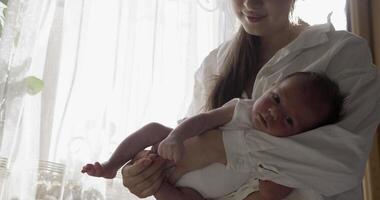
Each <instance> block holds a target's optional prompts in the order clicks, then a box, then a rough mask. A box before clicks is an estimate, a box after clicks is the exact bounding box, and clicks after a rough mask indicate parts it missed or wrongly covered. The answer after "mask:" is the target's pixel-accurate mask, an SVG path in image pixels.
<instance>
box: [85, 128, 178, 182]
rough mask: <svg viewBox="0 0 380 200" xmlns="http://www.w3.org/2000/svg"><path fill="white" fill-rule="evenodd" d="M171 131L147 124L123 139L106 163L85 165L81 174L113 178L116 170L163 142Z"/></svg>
mask: <svg viewBox="0 0 380 200" xmlns="http://www.w3.org/2000/svg"><path fill="white" fill-rule="evenodd" d="M171 130H172V129H171V128H168V127H166V126H163V125H161V124H159V123H149V124H147V125H145V126H144V127H142V128H140V129H139V130H137V131H136V132H134V133H133V134H131V135H129V136H128V137H127V138H126V139H124V140H123V141H122V142H121V143H120V144H119V146H118V147H117V148H116V150H115V151H114V153H113V154H112V156H111V158H110V159H109V160H108V161H107V162H104V163H102V164H100V163H99V162H96V163H94V164H87V165H86V166H84V167H83V169H82V173H87V174H88V175H90V176H97V177H104V178H114V177H115V176H116V172H117V170H118V169H120V167H122V166H123V165H124V164H125V163H126V162H128V161H129V160H130V159H132V158H133V156H134V155H136V154H137V153H138V152H140V151H142V150H143V149H145V148H146V147H149V146H152V145H154V144H156V143H158V142H160V141H161V140H163V139H164V138H165V137H166V136H168V135H169V133H170V132H171Z"/></svg>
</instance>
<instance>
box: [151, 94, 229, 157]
mask: <svg viewBox="0 0 380 200" xmlns="http://www.w3.org/2000/svg"><path fill="white" fill-rule="evenodd" d="M235 105H236V101H232V102H229V103H227V104H225V105H223V106H222V107H220V108H217V109H214V110H211V111H208V112H205V113H201V114H198V115H195V116H193V117H190V118H188V119H186V120H185V121H183V122H182V123H181V124H180V125H178V126H177V128H175V129H174V130H173V131H172V132H171V133H170V134H169V136H168V137H167V138H165V139H164V140H163V141H162V142H161V143H160V145H159V148H158V154H159V155H160V156H162V157H163V158H166V159H169V160H174V161H175V162H176V163H177V162H178V161H179V160H181V158H182V156H183V152H184V145H183V142H184V141H185V140H186V139H188V138H191V137H194V136H197V135H199V134H201V133H203V132H205V131H207V130H211V129H214V128H216V127H219V126H221V125H223V124H226V123H227V122H229V121H231V119H232V117H233V114H234V109H235Z"/></svg>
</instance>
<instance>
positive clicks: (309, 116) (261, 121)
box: [251, 77, 328, 137]
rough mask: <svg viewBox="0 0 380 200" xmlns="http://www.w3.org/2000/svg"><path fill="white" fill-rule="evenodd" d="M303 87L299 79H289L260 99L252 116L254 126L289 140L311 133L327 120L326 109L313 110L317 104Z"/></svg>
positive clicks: (253, 109)
mask: <svg viewBox="0 0 380 200" xmlns="http://www.w3.org/2000/svg"><path fill="white" fill-rule="evenodd" d="M301 84H302V82H301V81H299V80H297V77H292V78H287V79H285V80H283V81H281V82H280V83H278V84H276V85H274V86H273V87H272V88H271V89H269V91H267V92H266V93H264V94H263V96H261V97H260V98H259V99H257V101H256V102H255V104H254V105H253V107H252V112H251V121H252V124H253V126H254V127H255V128H256V129H258V130H260V131H263V132H266V133H269V134H271V135H273V136H277V137H286V136H291V135H295V134H298V133H301V132H303V131H306V130H309V129H311V128H313V127H314V126H315V125H317V124H318V123H319V122H320V121H321V120H322V119H324V117H325V116H326V115H327V113H328V108H327V106H319V108H321V107H322V109H318V110H316V109H314V110H313V109H312V108H311V106H310V105H309V104H315V103H317V102H315V101H316V100H315V98H313V95H308V94H312V92H305V91H304V89H302V87H301ZM307 93H308V94H307ZM324 107H326V108H324Z"/></svg>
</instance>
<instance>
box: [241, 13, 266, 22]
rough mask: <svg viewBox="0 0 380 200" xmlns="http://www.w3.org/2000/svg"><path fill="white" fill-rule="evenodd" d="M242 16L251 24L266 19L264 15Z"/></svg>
mask: <svg viewBox="0 0 380 200" xmlns="http://www.w3.org/2000/svg"><path fill="white" fill-rule="evenodd" d="M244 16H245V18H246V19H247V21H249V22H251V23H256V22H259V21H261V20H263V19H264V18H265V17H266V15H260V16H256V15H246V14H244Z"/></svg>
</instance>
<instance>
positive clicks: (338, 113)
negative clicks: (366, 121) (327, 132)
mask: <svg viewBox="0 0 380 200" xmlns="http://www.w3.org/2000/svg"><path fill="white" fill-rule="evenodd" d="M292 77H297V78H298V77H300V78H302V77H303V78H304V79H301V81H302V80H303V81H302V88H303V91H304V92H305V93H312V97H313V98H318V100H319V101H321V102H324V103H325V104H327V106H328V107H329V113H328V115H327V117H326V118H325V119H323V120H321V121H320V123H318V124H316V126H315V127H313V128H316V127H319V126H323V125H327V124H333V123H336V122H338V121H339V120H340V119H341V117H342V116H343V113H342V109H343V103H344V99H345V95H344V94H342V92H341V91H340V89H339V86H338V84H337V83H336V82H335V81H333V80H331V79H330V78H329V77H328V76H327V75H326V74H324V73H317V72H295V73H293V74H290V75H288V76H286V77H285V78H283V79H282V80H285V79H288V78H292ZM311 106H313V105H311ZM317 106H320V105H314V107H315V108H316V109H318V108H317Z"/></svg>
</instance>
